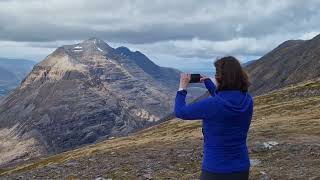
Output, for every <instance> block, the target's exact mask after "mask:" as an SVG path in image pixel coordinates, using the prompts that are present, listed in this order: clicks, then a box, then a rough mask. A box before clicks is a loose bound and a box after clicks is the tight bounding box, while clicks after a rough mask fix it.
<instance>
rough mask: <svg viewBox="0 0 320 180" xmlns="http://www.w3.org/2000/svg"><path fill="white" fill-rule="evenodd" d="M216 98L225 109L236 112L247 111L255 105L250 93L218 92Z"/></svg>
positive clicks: (235, 91) (236, 91)
mask: <svg viewBox="0 0 320 180" xmlns="http://www.w3.org/2000/svg"><path fill="white" fill-rule="evenodd" d="M216 96H217V98H218V99H219V100H220V101H221V102H222V103H223V105H224V106H225V107H227V108H228V109H230V110H232V111H236V112H244V111H246V110H247V109H248V108H250V105H251V104H252V103H253V102H252V97H251V95H250V94H249V93H248V92H241V91H238V90H225V91H218V92H217V94H216Z"/></svg>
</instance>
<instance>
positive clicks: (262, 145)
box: [252, 141, 279, 152]
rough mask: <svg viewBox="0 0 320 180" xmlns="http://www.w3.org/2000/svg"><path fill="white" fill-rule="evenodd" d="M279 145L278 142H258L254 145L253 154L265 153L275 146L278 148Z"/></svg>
mask: <svg viewBox="0 0 320 180" xmlns="http://www.w3.org/2000/svg"><path fill="white" fill-rule="evenodd" d="M278 144H279V143H278V142H276V141H267V142H256V143H255V144H254V145H253V148H252V151H253V152H263V151H267V150H270V149H272V148H273V147H274V146H277V145H278Z"/></svg>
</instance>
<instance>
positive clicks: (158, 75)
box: [0, 38, 179, 163]
mask: <svg viewBox="0 0 320 180" xmlns="http://www.w3.org/2000/svg"><path fill="white" fill-rule="evenodd" d="M178 81H179V71H177V70H175V69H171V68H163V67H159V66H157V65H155V64H154V63H153V62H151V60H149V59H148V58H147V57H146V56H145V55H143V54H142V53H140V52H131V51H130V50H129V49H127V48H123V47H122V48H117V49H114V48H112V47H110V46H109V45H108V44H107V43H105V42H104V41H102V40H100V39H97V38H90V39H88V40H86V41H84V42H82V43H79V44H75V45H65V46H62V47H59V48H57V49H56V50H55V51H54V52H53V53H52V54H50V55H49V56H47V57H46V58H45V59H44V60H43V61H41V62H40V63H38V64H36V65H35V66H34V67H33V69H32V72H31V73H30V74H29V75H28V76H27V77H26V78H25V79H24V80H23V81H22V83H21V85H20V86H19V87H17V88H16V89H15V90H14V92H13V93H11V94H10V96H8V97H7V98H6V99H4V100H3V101H2V103H1V105H0V131H2V134H4V135H3V136H6V137H7V138H6V141H10V143H9V142H8V143H7V144H12V146H13V147H19V149H18V150H17V149H15V150H14V151H17V152H15V153H14V155H12V154H13V153H9V154H7V156H6V154H5V153H4V152H1V154H2V159H5V160H6V162H10V161H13V160H15V159H16V157H18V156H23V157H25V158H28V157H29V155H28V154H33V155H41V154H48V153H49V154H50V153H58V152H62V151H65V150H68V149H72V148H75V147H78V146H81V145H84V144H88V143H93V142H96V141H100V140H102V139H106V138H109V137H112V136H122V135H127V134H128V133H130V132H132V131H135V130H137V129H140V128H143V127H145V126H147V125H149V124H152V123H154V122H156V121H158V120H160V119H161V118H162V117H164V116H166V113H169V112H171V111H172V109H173V103H174V97H175V93H176V90H177V89H178V85H179V82H178ZM0 135H1V132H0ZM0 141H1V139H0ZM21 141H23V142H24V144H23V143H21ZM17 143H20V146H18V145H17ZM31 147H32V148H31ZM10 148H11V149H10ZM7 149H8V150H10V151H13V150H12V149H13V148H12V147H11V146H10V147H7ZM29 149H31V150H30V151H29ZM0 151H1V150H0ZM3 151H5V150H3ZM26 154H27V155H26ZM24 155H25V156H24ZM0 156H1V155H0ZM20 159H23V158H20ZM3 163H4V161H3Z"/></svg>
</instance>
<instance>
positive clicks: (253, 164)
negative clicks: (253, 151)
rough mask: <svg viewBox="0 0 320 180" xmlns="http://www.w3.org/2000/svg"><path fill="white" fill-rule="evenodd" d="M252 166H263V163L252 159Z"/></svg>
mask: <svg viewBox="0 0 320 180" xmlns="http://www.w3.org/2000/svg"><path fill="white" fill-rule="evenodd" d="M250 164H251V166H258V165H260V164H261V161H260V160H259V159H250Z"/></svg>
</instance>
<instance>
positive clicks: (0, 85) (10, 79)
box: [0, 58, 35, 96]
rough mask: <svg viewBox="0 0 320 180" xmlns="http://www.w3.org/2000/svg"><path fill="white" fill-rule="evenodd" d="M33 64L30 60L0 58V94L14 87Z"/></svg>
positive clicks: (4, 93)
mask: <svg viewBox="0 0 320 180" xmlns="http://www.w3.org/2000/svg"><path fill="white" fill-rule="evenodd" d="M34 64H35V62H34V61H31V60H25V59H7V58H0V96H5V95H7V94H8V93H9V92H10V91H12V90H13V89H14V88H16V86H18V85H19V84H20V82H21V81H22V79H23V78H24V77H25V76H26V75H27V74H28V73H29V72H30V71H31V69H32V67H33V66H34Z"/></svg>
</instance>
